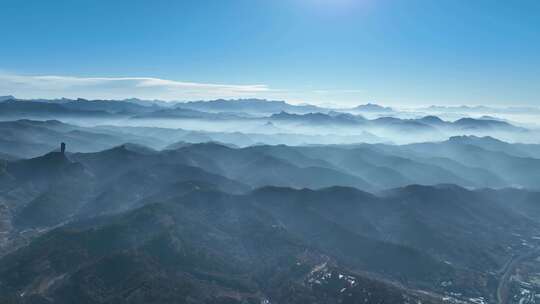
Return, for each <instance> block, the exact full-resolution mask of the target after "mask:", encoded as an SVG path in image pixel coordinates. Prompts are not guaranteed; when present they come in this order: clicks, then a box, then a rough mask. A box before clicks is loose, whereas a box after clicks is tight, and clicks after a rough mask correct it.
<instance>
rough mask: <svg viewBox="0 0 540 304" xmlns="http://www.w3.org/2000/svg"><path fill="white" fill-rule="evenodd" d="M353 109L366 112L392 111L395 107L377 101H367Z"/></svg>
mask: <svg viewBox="0 0 540 304" xmlns="http://www.w3.org/2000/svg"><path fill="white" fill-rule="evenodd" d="M353 110H357V111H364V112H392V111H393V109H392V108H390V107H384V106H381V105H378V104H375V103H367V104H363V105H359V106H356V107H354V108H353Z"/></svg>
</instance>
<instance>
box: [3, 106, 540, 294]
mask: <svg viewBox="0 0 540 304" xmlns="http://www.w3.org/2000/svg"><path fill="white" fill-rule="evenodd" d="M538 117H540V109H538V108H534V107H531V108H523V107H521V108H520V107H513V108H512V107H508V108H490V107H442V106H430V107H417V108H409V109H397V108H391V107H384V106H381V105H377V104H371V103H370V104H363V105H359V106H356V107H350V108H343V107H342V108H340V107H323V106H315V105H309V104H296V105H293V104H289V103H286V102H283V101H269V100H262V99H239V100H224V99H219V100H213V101H191V102H164V101H160V100H140V99H124V100H86V99H25V100H23V99H17V98H15V97H13V96H4V97H0V303H6V304H7V303H32V304H33V303H36V304H38V303H39V304H41V303H220V304H229V303H231V304H232V303H257V304H259V303H261V304H271V303H336V304H337V303H410V304H413V303H425V304H429V303H432V304H436V303H475V304H487V303H506V304H510V303H516V304H517V303H520V304H524V303H525V304H526V303H540V126H539V125H537V123H538Z"/></svg>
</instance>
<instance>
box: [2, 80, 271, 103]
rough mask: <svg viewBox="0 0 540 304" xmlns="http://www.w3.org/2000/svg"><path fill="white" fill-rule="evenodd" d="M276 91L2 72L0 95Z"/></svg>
mask: <svg viewBox="0 0 540 304" xmlns="http://www.w3.org/2000/svg"><path fill="white" fill-rule="evenodd" d="M272 91H274V90H271V89H270V88H269V87H268V86H267V85H264V84H248V85H237V84H214V83H198V82H183V81H175V80H168V79H161V78H154V77H76V76H56V75H18V74H5V73H4V74H0V95H2V94H5V95H15V96H17V97H19V98H25V99H26V98H28V99H30V98H51V99H53V98H62V97H65V98H87V99H124V98H130V97H136V98H141V99H161V100H193V99H209V98H245V97H264V96H265V95H267V94H270V93H271V92H272Z"/></svg>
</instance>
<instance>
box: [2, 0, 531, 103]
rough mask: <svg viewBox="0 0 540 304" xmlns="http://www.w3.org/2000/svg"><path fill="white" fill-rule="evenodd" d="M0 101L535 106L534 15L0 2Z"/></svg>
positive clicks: (364, 6)
mask: <svg viewBox="0 0 540 304" xmlns="http://www.w3.org/2000/svg"><path fill="white" fill-rule="evenodd" d="M0 12H1V15H2V18H0V39H1V44H0V95H1V94H14V95H16V96H19V97H24V98H30V97H38V96H39V97H49V98H53V97H60V96H66V97H77V96H80V97H85V98H122V97H132V96H134V97H141V98H161V99H179V100H185V99H212V98H218V97H225V98H235V97H251V96H253V97H266V98H274V99H285V100H289V101H292V102H310V103H317V104H324V103H332V104H340V105H355V104H359V103H365V102H368V101H371V102H378V103H383V104H388V105H394V106H396V105H397V106H415V105H427V104H445V105H446V104H467V105H474V104H484V105H501V106H502V105H534V106H539V105H540V1H536V0H519V1H494V0H490V1H488V0H474V1H471V0H437V1H435V0H196V1H195V0H194V1H187V0H186V1H159V0H153V1H138V0H129V1H128V0H116V1H111V0H107V1H103V0H65V1H60V0H51V1H43V0H0Z"/></svg>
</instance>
